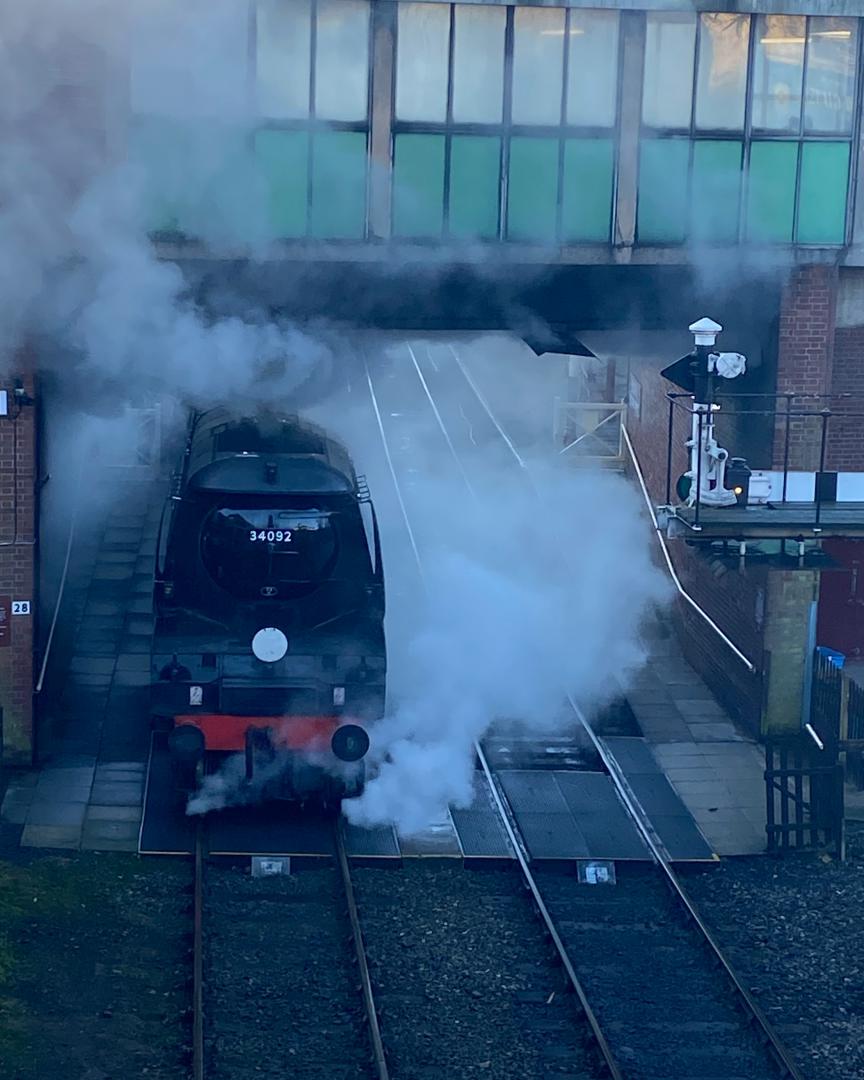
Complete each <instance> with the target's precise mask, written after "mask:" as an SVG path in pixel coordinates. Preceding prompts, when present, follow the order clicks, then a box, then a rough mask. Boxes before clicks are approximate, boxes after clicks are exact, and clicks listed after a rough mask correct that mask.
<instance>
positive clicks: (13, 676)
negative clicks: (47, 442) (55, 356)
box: [0, 361, 36, 765]
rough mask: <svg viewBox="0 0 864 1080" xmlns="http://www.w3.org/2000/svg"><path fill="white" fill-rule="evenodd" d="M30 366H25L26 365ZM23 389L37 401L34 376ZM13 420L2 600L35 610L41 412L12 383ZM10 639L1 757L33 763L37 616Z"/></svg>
mask: <svg viewBox="0 0 864 1080" xmlns="http://www.w3.org/2000/svg"><path fill="white" fill-rule="evenodd" d="M23 363H25V361H22V364H23ZM20 374H21V379H22V382H23V388H24V390H25V392H26V393H27V395H28V396H30V397H31V398H35V395H36V390H35V386H34V380H33V377H32V375H31V374H29V373H25V372H24V371H23V370H22V371H21V373H20ZM0 389H5V390H6V391H7V393H8V401H9V415H8V416H0V595H2V596H8V597H9V598H10V599H11V600H13V601H14V600H29V601H30V605H31V612H34V611H35V609H36V597H35V595H34V588H35V575H34V569H35V555H36V548H35V538H36V507H35V498H36V410H35V407H34V406H33V405H19V404H18V403H17V402H16V401H15V398H14V393H13V389H14V388H13V385H12V380H11V379H8V378H7V379H6V380H5V381H3V382H2V383H0ZM9 640H10V643H9V645H8V647H6V648H0V706H2V709H3V744H2V758H3V761H4V762H6V763H14V764H25V765H26V764H29V762H30V760H31V756H32V751H33V615H32V614H31V615H14V616H11V617H10V620H9Z"/></svg>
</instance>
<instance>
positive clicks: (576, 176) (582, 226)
mask: <svg viewBox="0 0 864 1080" xmlns="http://www.w3.org/2000/svg"><path fill="white" fill-rule="evenodd" d="M612 178H613V150H612V140H611V139H567V141H566V142H565V143H564V191H563V193H562V203H563V207H562V214H561V229H562V238H563V239H564V240H596V241H599V242H603V241H608V239H609V227H610V223H611V220H612Z"/></svg>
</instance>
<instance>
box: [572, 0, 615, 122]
mask: <svg viewBox="0 0 864 1080" xmlns="http://www.w3.org/2000/svg"><path fill="white" fill-rule="evenodd" d="M568 41H569V48H570V56H569V58H568V66H567V123H568V124H586V125H592V126H597V127H601V126H602V127H612V125H613V124H614V123H615V109H616V105H617V100H618V12H617V11H577V10H576V9H575V8H574V9H573V10H571V12H570V35H569V38H568Z"/></svg>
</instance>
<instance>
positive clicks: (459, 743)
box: [343, 338, 667, 834]
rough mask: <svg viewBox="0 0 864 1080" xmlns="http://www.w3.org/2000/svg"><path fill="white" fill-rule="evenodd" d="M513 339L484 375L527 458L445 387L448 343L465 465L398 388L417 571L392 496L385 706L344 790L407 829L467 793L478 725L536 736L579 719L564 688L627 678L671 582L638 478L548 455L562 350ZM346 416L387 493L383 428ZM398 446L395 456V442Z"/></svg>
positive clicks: (587, 700) (361, 814) (599, 688)
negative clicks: (542, 354) (360, 790)
mask: <svg viewBox="0 0 864 1080" xmlns="http://www.w3.org/2000/svg"><path fill="white" fill-rule="evenodd" d="M505 344H506V343H505ZM418 351H420V352H423V351H424V347H423V346H420V347H419V348H418ZM434 351H435V357H436V359H435V360H434V361H433V360H431V359H430V361H429V363H430V364H435V365H437V366H438V367H439V369H441V368H443V367H444V366H445V364H447V363H448V356H447V354H448V352H449V350H447V349H441V348H438V349H435V350H434ZM468 352H469V350H466V349H463V350H462V353H463V355H466V354H467V353H468ZM506 352H507V349H506V348H502V342H501V340H500V339H498V338H490V339H489V340H488V341H485V342H484V341H482V340H481V341H478V342H477V343H476V344H475V345H474V346H473V347H472V348H471V349H470V357H471V361H472V366H473V368H474V370H475V375H476V376H477V377H478V378H480V377H481V376H482V370H478V369H482V368H483V367H484V366H486V368H487V374H488V375H489V377H490V382H489V383H487V385H489V386H493V387H494V388H495V390H496V393H497V401H498V402H501V403H502V404H501V409H500V412H498V413H497V415H498V416H500V417H505V419H506V423H507V429H509V431H508V430H507V429H505V433H508V437H509V436H510V435H514V434H515V435H516V438H517V441H518V442H519V444H520V452H521V453H522V454H523V455H526V454H527V461H526V466H527V468H522V467H521V466H520V465H519V464H518V463H517V461H516V460H515V459H514V458H513V456H512V454H511V452H510V451H509V450H508V449H507V447H506V444H505V442H504V440H503V438H502V437H501V434H500V433H498V432H496V431H495V430H494V428H493V426H492V424H491V422H489V421H488V419H487V421H486V422H485V423H484V422H483V419H482V411H480V412H478V410H477V409H476V407H475V408H474V409H473V410H469V408H468V405H469V403H470V398H471V395H470V394H468V395H467V397H466V396H465V395H464V394H463V395H462V397H461V399H460V403H459V404H457V403H456V401H455V400H448V395H449V394H450V393H451V392H452V391H451V390H448V387H454V386H457V385H458V381H459V380H460V379H461V375H460V374H459V372H458V370H457V369H456V367H455V364H454V361H453V358H452V357H450V359H449V365H450V369H451V370H450V373H449V376H448V379H447V381H446V383H444V382H443V381H442V382H441V383H439V384H438V386H439V387H440V391H441V392H440V395H439V397H438V398H437V404H438V405H439V408H440V410H441V411H442V414H443V419H444V422H445V426H447V428H448V432H449V433H450V435H451V438H452V439H453V440H454V445H455V446H456V450H457V454H458V456H459V458H460V462H461V467H460V466H457V464H456V463H455V461H454V460H453V458H452V455H450V454H449V452H448V449H447V446H446V442H445V440H444V438H443V437H442V434H441V432H440V430H438V427H437V421H436V420H435V418H434V416H433V413H432V410H431V409H430V408H428V407H423V404H422V402H423V399H422V393H421V392H420V390H419V384H418V386H417V387H416V388H415V392H414V393H413V394H412V395H411V398H410V400H405V401H403V402H402V410H404V412H403V416H402V420H403V421H405V422H406V423H410V428H409V429H408V432H409V433H408V435H407V436H406V440H410V473H404V472H403V475H402V483H403V485H404V487H405V491H404V495H405V500H406V509H407V511H408V516H409V519H410V521H411V526H412V530H413V533H414V536H415V540H416V542H417V546H418V551H419V554H420V562H421V565H422V581H421V578H420V573H419V572H418V569H417V567H416V566H413V567H412V565H411V558H410V555H409V554H408V552H409V550H410V549H409V545H408V543H407V541H406V536H405V531H404V526H403V524H402V522H401V521H400V520H399V519H398V511H397V512H396V514H394V512H393V510H390V512H389V513H388V520H387V523H386V529H385V536H384V541H385V569H386V570H387V571H388V574H387V577H388V583H389V585H390V592H389V595H388V611H389V614H388V648H389V652H390V685H389V696H390V707H389V710H388V716H387V717H386V719H385V720H384V721H383V722H382V723H381V724H380V725H379V726H378V727H377V728H376V730H375V731H374V732H373V754H374V753H375V752H376V751H377V754H378V757H379V760H378V761H377V768H378V772H377V776H376V777H375V778H374V779H373V780H372V781H371V782H370V783H369V784H368V786H367V788H366V791H365V793H364V795H363V796H362V797H361V798H360V799H358V800H354V801H351V802H347V803H346V804H345V809H346V813H347V814H348V816H349V818H350V819H351V820H352V821H354V822H357V823H363V824H374V823H381V822H393V823H395V824H396V825H397V826H398V828H399V829H400V830H401V831H402V832H403V833H406V834H410V833H411V832H416V831H418V830H420V829H423V828H424V827H426V826H427V825H428V824H429V822H430V821H432V820H435V819H436V818H438V817H439V816H440V814H441V811H442V809H443V808H444V807H445V806H446V804H447V803H448V802H450V803H454V804H456V805H462V806H464V805H466V804H467V803H468V802H469V801H470V798H471V791H472V771H473V763H474V754H473V744H474V741H475V740H477V739H479V738H481V737H482V736H483V735H484V734H485V733H486V732H488V731H489V729H490V728H491V727H492V726H493V724H495V723H496V722H502V721H508V722H511V723H514V724H515V725H516V726H517V727H519V728H521V729H522V730H523V731H526V732H533V733H538V734H552V733H561V732H563V731H566V730H567V729H568V728H576V727H578V722H577V721H576V719H575V717H574V715H573V711H572V709H571V708H570V707H569V706H568V704H567V700H566V699H567V694H568V693H569V694H572V695H573V697H574V699H575V700H576V701H577V702H578V704H579V705H580V706H582V707H583V708H585V709H586V710H587V711H588V712H589V714H590V712H591V710H592V709H594V708H596V707H598V706H600V705H602V704H605V703H606V702H608V700H609V699H610V698H611V697H613V696H614V695H615V694H616V692H618V690H619V688H620V687H621V686H625V685H626V682H627V678H628V675H629V674H631V673H632V672H633V671H635V670H636V669H638V667H639V666H640V665H641V664H642V662H643V661H644V658H645V651H644V649H643V646H642V645H641V643H640V623H641V620H642V618H643V616H644V615H645V614H646V612H647V611H648V610H649V609H650V608H651V607H652V606H653V605H656V604H658V603H662V602H663V601H664V599H665V598H666V596H667V590H666V583H665V581H664V580H663V578H662V576H661V575H660V573H659V572H658V571H657V570H656V569H655V567H654V566H653V564H652V562H651V557H650V551H651V549H650V543H649V541H650V534H649V532H648V529H647V528H646V522H645V520H644V517H643V513H642V506H641V503H640V498H639V495H638V493H637V492H636V491H634V489H633V488H632V487H631V486H630V485H629V484H628V483H627V482H626V481H625V480H624V479H623V478H622V477H620V476H618V475H615V474H612V473H609V472H601V471H599V470H596V469H590V468H584V467H579V466H575V467H574V466H572V465H570V464H569V461H568V459H566V458H557V455H556V454H555V453H554V450H553V448H552V444H551V401H552V399H551V394H550V389H551V386H550V379H549V371H550V369H551V368H552V365H553V364H554V363H555V362H554V361H552V360H545V359H544V361H543V362H542V364H545V365H546V366H545V367H543V366H542V365H541V363H538V362H537V361H536V359H535V358H533V357H530V354H528V356H529V357H530V360H529V361H528V362H526V353H527V350H526V349H525V347H524V346H520V345H518V344H517V343H514V342H512V340H511V342H510V343H509V352H510V354H511V355H510V356H509V357H508V356H506ZM520 352H521V355H519V353H520ZM397 353H400V349H396V350H394V355H395V354H397ZM403 361H404V363H405V365H407V366H408V367H409V368H410V366H411V365H410V362H409V360H408V357H407V356H405V355H404V346H403V347H401V355H399V356H398V358H397V359H396V360H395V363H396V364H399V363H402V362H403ZM530 361H533V363H531V362H530ZM432 370H433V368H432V367H431V366H429V367H427V372H429V373H430V376H431V372H432ZM381 382H382V383H384V384H385V385H386V379H382V380H381ZM404 386H405V388H406V392H409V393H410V385H409V383H407V382H405V383H404ZM464 389H465V387H464V383H463V390H464ZM504 402H507V404H506V408H505V406H504ZM418 403H419V404H418ZM476 404H477V402H476V400H475V402H474V405H475V406H476ZM497 407H498V406H497V402H496V410H497ZM388 412H389V413H391V414H398V412H399V402H397V401H389V404H388ZM406 416H407V417H410V421H409V420H406V419H405V418H406ZM513 418H518V420H519V422H520V423H521V426H519V427H518V433H517V431H516V428H517V424H516V423H515V422H514V420H513ZM387 419H388V420H389V419H390V417H389V416H388V417H387ZM343 423H344V425H345V426H344V429H343V433H344V435H345V437H346V438H347V439H348V440H349V442H350V443H351V445H352V448H353V450H354V452H355V455H356V456H357V457H358V459H359V460H363V461H364V464H365V466H366V467H367V468H368V469H369V471H370V474H371V475H370V482H371V484H372V490H373V495H374V496H376V497H377V498H378V499H379V505H380V502H381V501H382V499H383V498H386V492H387V488H388V486H391V487H392V481H391V480H390V478H389V475H388V472H387V470H386V468H384V467H383V465H382V464H381V462H380V451H379V452H378V454H377V455H376V453H375V450H374V447H373V446H372V443H371V440H372V438H373V437H375V435H376V434H377V433H375V432H374V428H373V427H372V425H370V424H368V423H364V421H363V419H362V415H358V416H355V417H354V419H353V422H349V421H348V420H347V419H344V420H343ZM391 423H392V421H391ZM392 437H393V435H392V430H391V438H392ZM526 448H527V449H526ZM394 452H395V453H396V454H397V466H398V460H399V452H400V447H399V446H395V447H394ZM556 458H557V460H556ZM376 461H377V462H378V464H377V465H376ZM394 564H395V566H394ZM412 580H413V581H414V582H416V585H415V586H414V587H412V586H411V584H410V582H411V581H412ZM394 585H395V586H396V587H395V588H394Z"/></svg>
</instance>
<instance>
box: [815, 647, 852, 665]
mask: <svg viewBox="0 0 864 1080" xmlns="http://www.w3.org/2000/svg"><path fill="white" fill-rule="evenodd" d="M816 652H817V653H819V655H820V656H824V657H825V659H826V660H830V661H831V663H832V664H833V665H834V667H836V668H842V667H843V665H844V664H845V663H846V654H845V653H842V652H837V650H836V649H829V648H828V647H827V646H825V645H817V646H816Z"/></svg>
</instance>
